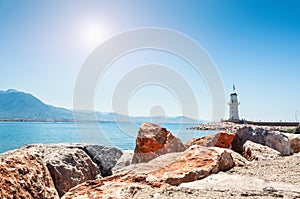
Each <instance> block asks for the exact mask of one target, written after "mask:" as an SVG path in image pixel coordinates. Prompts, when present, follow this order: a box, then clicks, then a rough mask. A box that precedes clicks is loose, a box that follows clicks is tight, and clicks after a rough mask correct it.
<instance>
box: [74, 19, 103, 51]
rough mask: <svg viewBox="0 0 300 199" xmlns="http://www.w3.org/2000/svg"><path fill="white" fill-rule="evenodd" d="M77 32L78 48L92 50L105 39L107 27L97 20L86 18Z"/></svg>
mask: <svg viewBox="0 0 300 199" xmlns="http://www.w3.org/2000/svg"><path fill="white" fill-rule="evenodd" d="M79 33H80V44H81V45H80V48H82V47H84V49H87V50H93V49H94V48H96V47H97V46H98V45H99V44H100V43H101V42H103V41H104V40H105V39H106V37H107V35H108V28H107V27H106V25H105V24H103V23H101V22H99V21H95V20H94V21H93V20H87V21H84V22H83V23H81V25H80V31H79Z"/></svg>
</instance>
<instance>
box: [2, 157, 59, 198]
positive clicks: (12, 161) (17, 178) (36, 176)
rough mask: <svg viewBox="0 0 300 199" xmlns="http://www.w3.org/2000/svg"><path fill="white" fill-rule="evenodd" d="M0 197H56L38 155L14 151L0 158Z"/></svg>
mask: <svg viewBox="0 0 300 199" xmlns="http://www.w3.org/2000/svg"><path fill="white" fill-rule="evenodd" d="M0 196H1V198H28V199H30V198H32V199H36V198H45V199H47V198H49V199H56V198H57V199H58V198H59V196H58V193H57V191H56V189H55V187H54V183H53V181H52V178H51V176H50V173H49V171H48V169H47V167H46V166H45V165H44V163H43V161H42V159H41V158H40V157H39V156H38V155H31V154H28V153H23V152H19V153H15V154H13V155H3V156H2V158H1V159H0Z"/></svg>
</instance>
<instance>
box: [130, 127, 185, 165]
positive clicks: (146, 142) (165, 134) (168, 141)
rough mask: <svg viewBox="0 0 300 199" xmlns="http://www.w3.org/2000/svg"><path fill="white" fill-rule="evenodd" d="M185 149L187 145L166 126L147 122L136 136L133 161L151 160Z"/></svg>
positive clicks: (134, 162)
mask: <svg viewBox="0 0 300 199" xmlns="http://www.w3.org/2000/svg"><path fill="white" fill-rule="evenodd" d="M184 150H185V147H184V145H183V144H182V142H181V141H180V139H178V138H177V137H175V136H174V135H173V134H172V133H171V132H170V131H168V130H167V129H166V128H163V127H161V126H159V125H156V124H153V123H150V122H145V123H143V124H142V125H141V127H140V129H139V132H138V136H137V138H136V147H135V150H134V155H133V159H132V163H133V164H137V163H141V162H149V161H150V160H152V159H154V158H156V157H158V156H161V155H163V154H166V153H172V152H181V151H184Z"/></svg>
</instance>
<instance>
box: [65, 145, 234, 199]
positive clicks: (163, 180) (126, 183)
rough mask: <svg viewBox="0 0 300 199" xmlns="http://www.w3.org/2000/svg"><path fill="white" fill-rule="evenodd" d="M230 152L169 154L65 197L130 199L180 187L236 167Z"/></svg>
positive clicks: (209, 150)
mask: <svg viewBox="0 0 300 199" xmlns="http://www.w3.org/2000/svg"><path fill="white" fill-rule="evenodd" d="M227 150H228V149H221V148H217V147H208V148H207V147H201V146H198V145H193V146H191V147H190V148H189V149H187V150H186V151H184V152H181V153H168V154H165V155H162V156H159V157H157V158H155V159H153V160H151V161H150V162H147V163H141V164H133V165H131V166H128V167H125V168H123V170H121V171H119V172H117V173H116V174H115V175H113V176H110V177H106V178H103V179H99V180H93V181H88V182H85V183H83V184H81V185H79V186H77V187H75V188H73V189H71V190H70V191H69V192H68V193H66V194H65V195H64V196H63V199H70V198H74V199H76V198H78V199H79V198H99V199H102V198H103V199H104V198H115V199H121V198H122V199H127V198H128V199H129V198H132V197H133V196H134V195H135V194H136V192H137V191H138V190H140V189H142V188H151V189H154V188H159V187H166V186H169V185H179V184H181V183H184V182H192V181H195V180H199V179H202V178H205V177H207V176H208V175H210V174H212V173H217V172H218V171H227V170H229V169H230V168H232V167H233V166H234V162H233V158H232V156H231V155H230V153H229V152H228V151H227Z"/></svg>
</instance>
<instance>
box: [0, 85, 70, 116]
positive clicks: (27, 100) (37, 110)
mask: <svg viewBox="0 0 300 199" xmlns="http://www.w3.org/2000/svg"><path fill="white" fill-rule="evenodd" d="M0 119H1V120H37V121H48V120H49V121H66V120H72V119H73V112H72V111H70V110H67V109H64V108H58V107H54V106H50V105H47V104H45V103H43V102H42V101H41V100H39V99H38V98H36V97H35V96H33V95H31V94H29V93H24V92H19V91H16V90H13V89H9V90H7V91H0Z"/></svg>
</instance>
